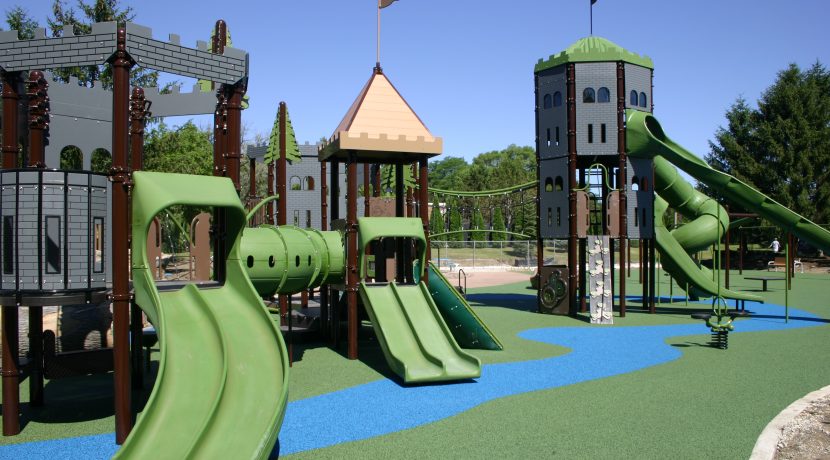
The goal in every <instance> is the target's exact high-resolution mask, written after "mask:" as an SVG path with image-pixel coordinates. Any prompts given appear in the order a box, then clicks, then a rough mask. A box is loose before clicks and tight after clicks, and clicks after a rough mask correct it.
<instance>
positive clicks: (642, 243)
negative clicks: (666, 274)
mask: <svg viewBox="0 0 830 460" xmlns="http://www.w3.org/2000/svg"><path fill="white" fill-rule="evenodd" d="M638 241H639V243H640V244H639V246H640V247H639V248H638V252H639V253H640V254H639V258H640V270H639V273H638V275H639V277H638V278H639V281H640V284H643V278H644V276H643V272H645V262H646V261H645V257H644V256H645V253H644V252H643V250H644V249H645V240H644V239H642V238H640V239H639V240H638ZM644 297H645V296H644Z"/></svg>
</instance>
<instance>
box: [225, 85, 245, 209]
mask: <svg viewBox="0 0 830 460" xmlns="http://www.w3.org/2000/svg"><path fill="white" fill-rule="evenodd" d="M228 91H229V93H230V97H229V99H228V138H227V145H228V148H227V151H226V152H225V167H226V169H227V171H228V177H230V178H231V180H232V181H233V186H234V187H235V188H236V194H237V195H239V192H240V190H242V185H241V184H240V183H239V162H240V161H241V159H242V96H243V95H244V94H245V82H244V81H241V82H238V83H236V84H235V85H233V86H230V87H228Z"/></svg>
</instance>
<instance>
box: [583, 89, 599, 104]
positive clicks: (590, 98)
mask: <svg viewBox="0 0 830 460" xmlns="http://www.w3.org/2000/svg"><path fill="white" fill-rule="evenodd" d="M582 102H584V103H586V104H593V103H594V102H596V94H595V93H594V88H591V87H588V88H585V90H584V91H582Z"/></svg>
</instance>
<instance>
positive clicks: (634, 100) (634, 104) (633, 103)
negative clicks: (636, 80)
mask: <svg viewBox="0 0 830 460" xmlns="http://www.w3.org/2000/svg"><path fill="white" fill-rule="evenodd" d="M629 99H630V100H629V101H628V105H630V106H631V107H637V105H638V104H639V102H638V100H637V91H634V90H633V89H632V90H631V96H629Z"/></svg>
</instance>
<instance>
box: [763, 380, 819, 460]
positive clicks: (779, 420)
mask: <svg viewBox="0 0 830 460" xmlns="http://www.w3.org/2000/svg"><path fill="white" fill-rule="evenodd" d="M828 395H830V385H828V386H826V387H824V388H821V389H819V390H816V391H814V392H812V393H809V394H807V395H806V396H804V397H803V398H801V399H799V400H798V401H796V402H794V403H792V404H790V405H789V406H787V408H786V409H784V410H782V411H781V412H780V413H779V414H778V415H776V416H775V418H774V419H772V421H771V422H769V424H768V425H767V426H766V428H764V431H762V432H761V436H758V441H756V442H755V448H753V449H752V455H750V457H749V459H750V460H772V459H773V458H775V452H776V450H777V446H778V441H779V440H780V439H781V435H782V434H783V432H784V427H785V426H787V424H789V423H790V422H792V421H793V419H795V418H796V417H797V416H798V415H799V414H801V413H802V412H804V409H806V408H807V407H809V406H810V404H812V403H813V402H815V401H817V400H819V399H822V398H824V397H826V396H828Z"/></svg>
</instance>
